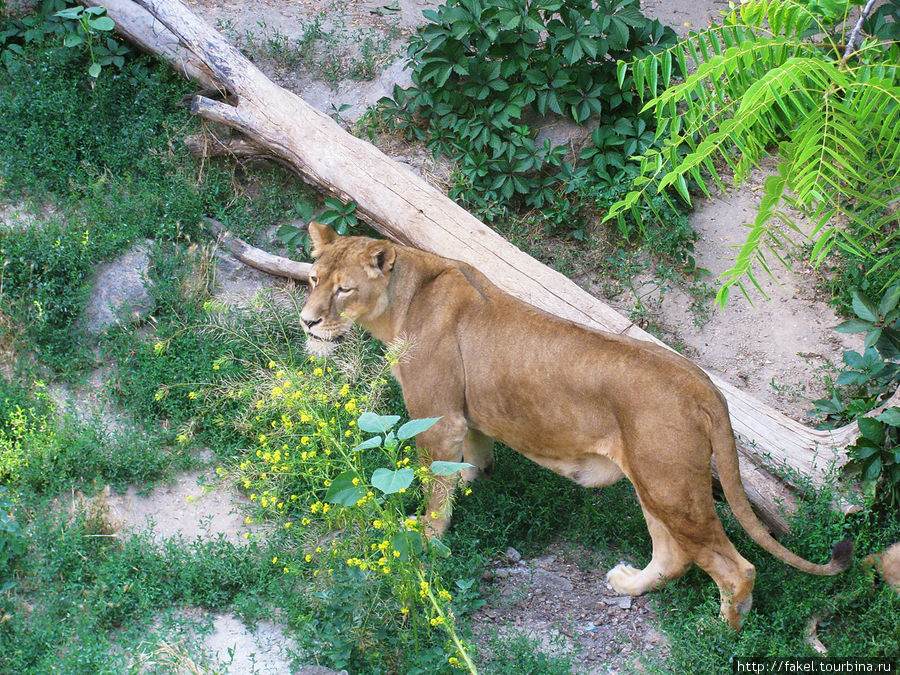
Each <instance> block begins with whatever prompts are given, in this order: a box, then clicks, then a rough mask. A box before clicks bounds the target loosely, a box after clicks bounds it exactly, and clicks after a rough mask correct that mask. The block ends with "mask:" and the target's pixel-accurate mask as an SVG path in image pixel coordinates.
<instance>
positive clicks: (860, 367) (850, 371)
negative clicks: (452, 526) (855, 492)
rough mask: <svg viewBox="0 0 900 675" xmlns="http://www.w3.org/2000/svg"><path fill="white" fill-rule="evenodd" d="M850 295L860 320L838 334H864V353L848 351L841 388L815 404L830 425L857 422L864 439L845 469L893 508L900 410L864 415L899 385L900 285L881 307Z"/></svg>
mask: <svg viewBox="0 0 900 675" xmlns="http://www.w3.org/2000/svg"><path fill="white" fill-rule="evenodd" d="M851 295H852V297H853V302H852V308H853V312H854V314H855V315H856V316H855V317H854V318H851V319H847V320H846V321H843V322H842V323H840V324H838V325H837V326H835V330H838V331H840V332H842V333H865V334H866V337H865V342H864V345H863V347H864V350H865V351H864V352H863V353H859V352H854V351H849V350H848V351H845V352H844V370H843V372H841V374H840V375H839V376H838V378H837V381H836V382H835V384H836V385H837V387H836V388H835V390H834V391H833V392H832V393H831V396H830V397H829V398H824V399H820V400H818V401H815V405H816V408H817V411H818V412H819V413H820V414H822V415H824V416H825V419H826V420H827V423H828V424H829V426H836V425H838V424H843V423H847V422H850V421H852V420H854V419H856V420H857V422H858V423H859V430H860V433H861V436H860V437H859V438H858V439H857V441H856V443H855V444H854V445H852V446H851V447H850V448H849V451H848V452H849V455H850V461H849V462H848V463H847V466H846V470H847V472H848V473H849V474H850V475H856V476H859V478H860V480H861V481H862V484H863V486H864V487H865V488H866V490H867V492H868V494H869V495H870V497H871V498H872V499H878V500H879V501H881V500H882V498H883V500H884V501H886V502H889V503H890V506H891V507H893V506H894V505H895V504H896V503H898V502H900V445H898V443H900V408H898V407H892V408H888V409H887V410H885V411H884V412H882V413H881V414H880V415H878V416H877V417H875V418H872V417H862V415H864V414H865V413H867V412H868V411H870V410H872V409H874V408H876V407H877V406H878V405H879V404H880V403H881V401H882V400H883V399H884V398H885V397H886V396H889V395H891V394H893V393H895V392H896V390H897V387H898V385H900V308H898V304H900V284H895V285H894V286H892V287H891V288H889V289H888V290H887V291H886V292H885V293H884V295H883V296H882V298H881V300H880V301H879V302H878V303H875V302H872V300H870V299H869V298H868V297H866V295H865V294H863V293H862V292H861V291H858V290H856V291H853V292H852V294H851Z"/></svg>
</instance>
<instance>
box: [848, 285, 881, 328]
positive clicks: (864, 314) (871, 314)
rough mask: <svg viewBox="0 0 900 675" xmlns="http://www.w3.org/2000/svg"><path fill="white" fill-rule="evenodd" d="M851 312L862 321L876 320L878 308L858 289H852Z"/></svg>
mask: <svg viewBox="0 0 900 675" xmlns="http://www.w3.org/2000/svg"><path fill="white" fill-rule="evenodd" d="M852 295H853V302H852V303H851V304H852V306H853V312H854V313H855V314H856V316H858V317H859V318H860V319H862V320H864V321H872V322H875V321H878V310H877V309H876V308H875V305H873V304H872V303H871V301H870V300H869V299H868V298H867V297H865V296H864V295H863V294H862V293H860V292H859V291H853V293H852Z"/></svg>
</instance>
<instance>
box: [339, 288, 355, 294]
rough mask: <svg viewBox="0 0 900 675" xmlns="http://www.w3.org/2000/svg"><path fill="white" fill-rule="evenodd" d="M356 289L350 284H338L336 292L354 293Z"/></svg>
mask: <svg viewBox="0 0 900 675" xmlns="http://www.w3.org/2000/svg"><path fill="white" fill-rule="evenodd" d="M354 290H356V289H354V288H350V287H349V286H338V288H337V290H336V291H335V293H336V294H337V295H347V294H348V293H352V292H353V291H354Z"/></svg>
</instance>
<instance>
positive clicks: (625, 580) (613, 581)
mask: <svg viewBox="0 0 900 675" xmlns="http://www.w3.org/2000/svg"><path fill="white" fill-rule="evenodd" d="M640 573H641V570H639V569H636V568H634V567H632V566H631V565H626V564H625V563H619V564H618V565H616V566H615V567H613V568H612V569H611V570H610V571H609V572H607V573H606V581H607V582H608V583H609V585H610V586H612V588H613V590H614V591H615V592H616V593H621V594H622V595H640V593H641V591H638V592H635V588H634V579H635V577H636V576H638V575H639V574H640Z"/></svg>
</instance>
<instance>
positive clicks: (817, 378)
mask: <svg viewBox="0 0 900 675" xmlns="http://www.w3.org/2000/svg"><path fill="white" fill-rule="evenodd" d="M189 4H190V5H191V7H192V9H193V10H194V11H196V12H197V13H199V14H200V15H201V16H203V17H204V18H205V19H206V20H207V21H208V22H210V23H211V24H213V25H217V26H218V27H219V28H220V30H222V32H223V33H224V34H225V35H226V36H227V37H229V39H231V40H232V41H233V42H235V43H237V44H238V45H239V46H242V47H243V48H245V50H246V51H247V52H248V53H250V54H251V56H253V57H254V59H255V60H256V61H257V63H258V64H259V65H260V66H261V67H262V69H263V70H264V71H265V72H267V74H268V75H269V76H270V77H272V79H273V80H275V81H276V82H278V83H279V84H281V85H282V86H285V87H287V88H289V89H291V90H293V91H296V92H297V93H299V94H300V95H301V96H303V97H304V98H305V99H306V100H307V101H308V102H310V103H311V104H313V105H315V106H317V107H318V108H319V109H321V110H323V111H324V112H326V113H329V114H333V115H336V116H338V117H339V118H341V119H342V120H343V121H344V122H347V123H349V122H352V121H353V120H355V119H358V118H359V116H360V115H361V114H362V113H363V112H364V110H365V108H366V107H367V106H368V105H371V104H372V103H374V102H376V101H377V100H378V98H380V97H381V96H384V95H386V94H388V93H389V92H390V91H391V89H392V87H393V85H394V83H395V82H396V83H400V84H401V85H403V84H406V83H408V71H404V70H403V64H404V59H403V57H402V54H403V44H404V40H405V38H406V36H408V35H409V34H410V32H411V31H412V30H413V29H414V28H415V27H416V26H417V25H419V24H421V23H422V22H423V19H422V16H421V12H422V10H423V9H424V8H427V7H435V6H437V4H438V2H437V1H436V0H398V1H397V2H394V3H391V2H390V0H375V1H373V2H354V3H343V2H340V1H339V0H296V1H294V2H290V3H284V2H278V1H277V0H241V2H237V1H236V0H192V1H191V2H190V3H189ZM643 6H644V9H645V11H646V12H647V13H648V14H650V15H651V16H655V17H657V18H659V19H660V20H662V21H664V22H666V23H669V24H670V25H672V26H673V27H674V28H675V29H676V30H677V31H678V32H679V33H682V34H684V33H686V32H687V31H688V30H690V29H692V28H702V27H705V26H707V25H708V24H709V22H710V20H712V19H714V18H715V17H716V16H717V13H718V12H719V11H720V10H724V9H726V7H727V3H726V2H725V1H724V0H674V1H673V0H645V2H644V3H643ZM310 26H317V28H316V30H317V31H318V34H319V35H324V36H326V37H327V39H326V40H320V41H319V43H317V44H318V46H317V47H316V49H318V50H319V52H317V54H316V61H317V62H318V63H326V62H331V63H332V64H333V63H338V62H341V61H343V62H345V63H346V62H348V61H353V60H354V59H355V60H357V61H358V62H360V63H362V62H363V61H364V63H362V65H360V66H359V67H360V68H362V67H364V66H365V67H369V66H371V67H372V68H373V69H374V70H375V71H376V72H375V75H374V77H373V79H371V80H368V81H361V80H358V79H352V78H340V77H338V76H339V75H340V74H341V71H339V70H334V69H333V70H332V71H331V76H330V77H329V78H328V81H326V80H325V79H323V77H322V73H321V72H316V71H315V69H312V68H310V67H309V64H308V63H301V62H300V59H299V57H296V55H295V56H294V57H292V56H290V53H289V52H285V49H287V48H292V46H293V45H297V44H299V43H298V41H300V40H303V39H305V37H308V36H309V35H310V34H311V33H310V30H311V28H310ZM328 36H330V37H328ZM366 39H369V40H370V43H371V44H375V45H378V47H377V49H373V50H372V51H371V52H365V50H364V49H363V47H364V45H365V41H366ZM305 44H306V45H307V46H306V47H304V48H306V49H311V48H312V47H310V46H309V43H305ZM364 52H365V53H364ZM329 59H331V60H332V61H329ZM392 154H393V155H394V156H395V157H396V158H397V159H398V160H400V161H404V162H410V163H413V164H414V165H415V167H416V168H419V169H421V165H422V163H423V162H424V161H425V160H424V159H423V157H422V156H421V153H420V152H419V151H417V150H410V149H403V148H394V149H393V152H392ZM426 175H427V173H426ZM763 178H764V174H763V173H759V174H758V175H755V176H754V178H753V180H752V181H751V185H749V186H748V187H747V188H742V189H741V190H738V191H735V192H733V193H729V194H722V195H717V196H716V197H715V198H713V199H711V200H701V201H699V202H698V203H697V208H696V211H695V213H694V216H693V218H692V224H693V226H694V228H695V229H696V231H697V232H698V233H699V236H700V240H699V241H698V242H697V246H696V255H697V263H698V265H699V266H701V267H704V268H707V269H709V270H711V271H712V272H713V274H714V275H715V274H718V273H720V272H721V271H723V270H724V269H726V268H727V267H728V266H729V256H730V255H731V253H732V251H733V248H732V247H733V246H734V245H736V244H737V243H739V242H741V241H743V235H744V223H746V222H749V221H750V220H751V219H752V212H753V209H754V207H755V205H756V203H758V199H759V197H758V195H759V190H758V188H759V186H760V185H761V182H762V180H763ZM0 218H3V219H4V220H7V218H6V217H5V216H4V212H3V211H2V210H0ZM272 248H275V242H273V246H272ZM218 267H219V270H220V277H219V281H220V283H221V284H222V286H223V289H222V291H221V293H222V294H223V296H224V297H225V298H227V300H228V301H230V302H239V301H240V300H241V298H247V297H249V296H252V295H253V294H254V293H256V292H257V291H258V290H260V289H261V288H262V287H264V286H266V285H267V284H270V283H274V282H272V281H271V280H269V279H267V278H265V277H264V276H261V275H259V273H256V272H251V271H246V270H244V269H241V268H240V267H241V266H240V265H237V264H236V263H234V262H233V261H228V260H224V259H220V260H219V262H218ZM774 269H775V271H776V279H774V280H773V279H763V280H762V281H763V284H764V288H765V290H766V292H767V293H768V294H769V296H770V297H771V300H770V301H766V300H764V299H762V298H760V297H757V298H754V304H753V305H751V304H750V303H749V302H748V301H747V300H746V299H745V298H743V297H740V294H733V295H732V299H731V301H730V302H729V305H728V307H727V309H726V310H724V311H723V310H718V309H713V310H712V311H711V312H710V313H709V320H708V321H706V322H705V323H703V324H702V325H698V323H697V321H696V313H695V312H694V311H693V310H691V309H690V307H691V298H690V297H688V296H687V295H686V294H685V293H684V292H682V291H680V290H678V289H677V288H668V287H667V288H666V289H665V292H664V293H663V294H662V297H661V298H659V295H660V291H659V288H658V286H656V285H654V284H650V283H649V280H648V282H647V284H648V285H647V286H646V288H645V289H644V290H642V289H641V285H640V284H638V288H637V290H638V295H641V294H643V293H644V292H645V291H646V292H649V293H650V295H647V296H645V297H643V298H642V302H644V303H649V304H650V305H651V306H652V308H653V309H652V311H653V314H654V316H653V318H654V321H655V322H656V323H657V325H658V326H659V327H660V328H661V329H662V331H663V332H664V334H665V336H666V337H667V339H668V340H669V341H670V342H672V343H673V344H678V345H679V346H680V347H681V348H682V350H683V352H684V353H685V354H686V355H687V356H689V357H690V358H692V359H694V360H695V361H697V362H698V363H699V364H701V365H702V366H704V367H706V368H708V369H711V370H714V371H716V372H717V373H719V374H721V375H722V376H723V377H725V378H726V379H728V380H730V381H731V382H733V383H735V384H736V385H738V386H740V387H742V388H743V389H745V390H747V391H750V392H752V393H753V394H754V395H755V396H757V397H758V398H760V399H761V400H763V401H766V402H768V403H770V404H771V405H773V406H774V407H776V408H778V409H780V410H782V411H784V412H787V413H788V414H791V415H793V416H794V417H797V418H800V419H802V418H803V416H804V414H805V411H806V410H808V408H809V402H810V401H811V400H812V399H814V398H817V397H819V396H821V395H822V388H821V384H820V383H821V372H822V369H823V368H827V367H828V366H829V364H839V363H840V356H841V350H842V349H847V348H859V342H858V341H857V340H854V339H848V338H846V336H840V335H839V334H837V333H835V332H834V331H831V330H830V326H833V325H835V324H836V323H838V318H837V317H836V316H835V314H834V312H833V311H832V310H831V308H829V307H828V306H827V304H826V303H825V302H824V301H823V300H822V298H821V297H819V294H818V292H817V290H816V289H817V279H816V273H815V272H814V271H812V270H810V269H808V268H806V267H804V266H803V265H798V266H797V269H798V270H799V274H792V273H789V272H787V271H785V270H780V269H778V268H774ZM583 283H584V284H585V285H586V286H587V287H588V288H590V289H591V290H594V291H597V290H598V289H600V288H601V287H603V284H601V283H600V280H598V279H596V278H592V277H591V275H590V274H588V275H587V276H586V278H585V279H584V280H583ZM653 294H656V295H653ZM635 297H636V296H635V295H634V294H629V293H622V294H621V295H619V296H617V297H614V298H607V300H608V301H610V302H611V304H613V305H614V306H616V307H618V308H620V309H621V310H622V311H624V312H625V313H628V312H629V311H631V310H632V309H633V308H634V306H635ZM657 299H658V300H659V301H658V302H657ZM103 379H104V374H103V373H100V372H98V373H97V375H96V377H95V378H93V379H92V381H91V384H90V386H88V387H86V388H85V389H84V390H82V391H70V390H66V389H64V388H63V389H57V391H56V393H57V394H58V397H59V398H60V399H61V400H63V401H68V402H69V403H70V404H71V405H72V406H73V408H74V409H75V411H76V413H79V412H80V413H81V414H86V412H85V411H91V410H94V411H96V410H101V411H102V417H103V419H104V420H105V421H106V422H107V423H109V424H113V425H115V424H116V422H115V418H116V412H115V411H114V410H113V411H111V410H109V409H108V406H106V404H105V403H104V402H103V401H102V400H98V399H99V398H102V396H100V397H98V395H97V392H98V391H101V388H102V381H103ZM202 478H204V476H203V475H201V474H197V473H193V474H186V475H183V476H180V477H177V478H176V479H175V480H174V481H173V482H172V483H170V484H167V485H163V486H160V487H158V488H156V489H155V490H153V491H152V492H151V493H150V494H149V495H140V494H138V493H137V490H136V489H135V488H131V489H129V490H128V492H126V493H125V494H122V495H112V496H110V498H109V506H110V515H111V518H112V519H113V520H115V521H117V522H119V523H120V524H121V526H122V528H123V532H127V531H128V529H129V528H146V527H148V526H151V525H152V527H153V531H154V533H155V536H158V537H168V536H183V537H186V538H188V539H190V538H193V537H194V536H204V537H205V536H218V535H219V533H222V534H224V535H225V536H226V537H227V538H229V539H232V540H234V541H241V540H242V535H243V533H244V532H245V531H246V525H245V524H244V521H243V518H242V514H241V512H240V509H239V507H240V503H241V502H242V497H241V496H240V495H239V494H238V493H237V492H235V491H230V490H223V489H219V491H217V492H213V493H210V494H205V493H204V492H203V490H202V488H201V487H200V485H199V484H198V479H202ZM189 498H190V499H189ZM605 573H606V570H605V569H601V568H599V567H597V566H596V565H595V564H593V563H592V562H590V560H589V556H588V554H587V552H585V551H578V550H569V549H562V548H560V549H559V550H551V551H548V552H546V553H545V554H543V555H542V556H540V557H537V558H533V559H521V557H520V556H519V555H518V554H517V553H516V552H515V551H511V552H509V551H508V552H507V555H506V556H505V557H504V558H503V559H501V560H497V561H495V563H494V565H493V566H492V568H491V570H490V571H489V573H488V574H487V575H486V579H485V582H484V583H485V586H484V589H485V591H486V593H487V594H488V597H489V603H488V604H487V606H485V607H484V608H483V609H481V610H479V612H478V613H477V615H476V617H475V622H476V633H477V634H478V635H479V636H480V638H481V639H483V640H486V639H487V636H489V635H490V634H491V633H493V632H497V633H499V634H500V635H501V636H502V635H511V634H514V633H517V632H522V633H525V634H527V635H529V636H531V637H533V638H535V639H536V640H537V641H538V643H539V644H540V645H542V649H546V650H547V651H548V652H550V653H562V654H566V655H568V656H569V657H570V658H571V659H572V661H573V663H574V664H575V666H576V669H577V671H578V672H585V673H608V672H633V671H641V670H642V665H641V661H642V659H647V660H649V661H651V662H652V663H655V664H656V665H657V666H659V665H660V664H663V663H664V662H665V659H666V655H667V645H666V640H665V638H664V637H663V636H662V635H661V634H660V633H659V632H658V631H657V629H656V628H655V622H654V613H653V610H652V608H651V605H650V602H649V601H648V600H647V599H646V598H637V599H632V598H620V597H617V596H615V595H614V594H613V593H612V591H611V590H610V589H609V587H608V586H607V585H606V582H605V579H604V575H605ZM197 611H199V610H197ZM208 618H209V617H207V619H208ZM212 623H213V627H212V630H211V632H210V633H209V635H208V636H207V637H206V638H204V639H205V641H206V642H205V643H204V644H206V645H207V647H208V650H207V651H208V652H209V653H210V654H212V659H213V662H214V663H217V664H219V668H221V669H222V670H226V671H230V672H249V668H250V666H247V665H246V664H248V663H251V661H252V664H251V665H252V668H255V669H257V672H287V668H288V667H289V666H288V661H287V660H286V658H285V654H286V652H285V649H284V643H285V640H286V638H285V636H284V635H283V634H282V633H281V629H280V628H279V627H278V626H277V625H274V624H273V626H271V627H266V630H268V631H269V632H270V633H271V634H272V635H275V638H274V639H269V638H268V637H266V636H263V637H260V635H259V634H258V633H254V632H253V631H250V630H249V629H248V628H247V627H246V626H244V625H243V623H242V622H241V621H240V620H239V619H238V618H237V617H235V616H233V615H219V616H216V617H213V618H212ZM229 649H232V650H233V653H234V655H235V656H234V659H236V660H237V662H236V663H235V662H234V661H232V662H231V664H230V665H229V664H228V659H229ZM241 659H243V660H241ZM248 659H249V660H248ZM242 668H247V669H245V670H241V669H242Z"/></svg>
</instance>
